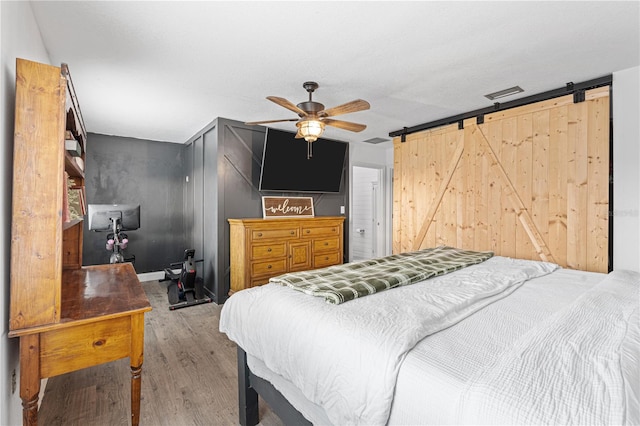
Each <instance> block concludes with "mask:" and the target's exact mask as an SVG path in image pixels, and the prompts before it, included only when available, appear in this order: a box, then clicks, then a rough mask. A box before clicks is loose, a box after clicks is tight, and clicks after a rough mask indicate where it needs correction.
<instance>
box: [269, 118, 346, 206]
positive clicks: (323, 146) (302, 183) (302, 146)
mask: <svg viewBox="0 0 640 426" xmlns="http://www.w3.org/2000/svg"><path fill="white" fill-rule="evenodd" d="M295 135H296V134H295V133H292V132H287V131H284V130H277V129H271V128H268V129H267V134H266V137H265V142H264V152H263V155H262V170H261V173H260V188H259V189H260V191H280V192H334V193H335V192H340V186H341V184H342V174H343V169H344V160H345V158H346V155H347V149H348V147H349V144H348V143H346V142H340V141H335V140H331V139H325V138H319V139H318V140H317V141H315V142H313V145H312V148H313V156H312V157H311V158H307V142H306V141H305V140H304V139H296V138H295Z"/></svg>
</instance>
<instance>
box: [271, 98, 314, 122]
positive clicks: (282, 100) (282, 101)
mask: <svg viewBox="0 0 640 426" xmlns="http://www.w3.org/2000/svg"><path fill="white" fill-rule="evenodd" d="M267 99H269V100H270V101H271V102H275V103H277V104H278V105H280V106H281V107H284V108H286V109H288V110H290V111H293V112H295V113H296V114H298V115H299V116H300V117H304V116H306V115H307V113H306V112H304V111H303V110H301V109H300V108H298V107H297V106H296V105H295V104H293V103H292V102H290V101H288V100H286V99H285V98H279V97H277V96H267Z"/></svg>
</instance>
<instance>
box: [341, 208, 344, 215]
mask: <svg viewBox="0 0 640 426" xmlns="http://www.w3.org/2000/svg"><path fill="white" fill-rule="evenodd" d="M340 214H344V206H340Z"/></svg>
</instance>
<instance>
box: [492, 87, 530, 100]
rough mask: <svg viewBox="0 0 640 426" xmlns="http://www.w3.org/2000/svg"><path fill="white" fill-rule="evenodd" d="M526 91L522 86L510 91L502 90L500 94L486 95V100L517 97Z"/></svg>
mask: <svg viewBox="0 0 640 426" xmlns="http://www.w3.org/2000/svg"><path fill="white" fill-rule="evenodd" d="M522 92H524V90H523V89H522V87H520V86H513V87H509V88H508V89H504V90H500V91H498V92H493V93H489V94H488V95H484V97H485V98H488V99H491V100H494V99H498V98H504V97H507V96H511V95H515V94H516V93H522Z"/></svg>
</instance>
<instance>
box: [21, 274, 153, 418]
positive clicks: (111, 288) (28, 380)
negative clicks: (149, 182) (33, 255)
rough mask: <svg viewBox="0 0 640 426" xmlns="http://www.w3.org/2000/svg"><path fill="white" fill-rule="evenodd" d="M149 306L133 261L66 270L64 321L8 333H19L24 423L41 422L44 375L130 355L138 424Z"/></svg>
mask: <svg viewBox="0 0 640 426" xmlns="http://www.w3.org/2000/svg"><path fill="white" fill-rule="evenodd" d="M150 310H151V305H150V304H149V300H148V299H147V296H146V295H145V294H144V291H143V289H142V285H141V284H140V281H139V280H138V277H137V275H136V273H135V270H134V269H133V266H132V265H131V264H130V263H122V264H114V265H98V266H88V267H83V268H81V269H73V270H64V271H63V275H62V294H61V313H60V314H61V315H60V322H59V323H55V324H48V325H44V326H39V327H33V328H26V329H20V330H12V331H10V332H9V337H20V398H22V407H23V409H22V416H23V417H22V418H23V424H24V425H37V424H38V393H39V392H40V380H41V379H43V378H46V377H52V376H57V375H59V374H64V373H68V372H70V371H75V370H80V369H82V368H87V367H91V366H93V365H98V364H102V363H105V362H109V361H115V360H117V359H120V358H126V357H129V360H130V365H131V423H132V424H133V425H134V426H135V425H137V424H138V423H139V421H140V384H141V374H142V361H143V346H144V313H145V312H148V311H150Z"/></svg>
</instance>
